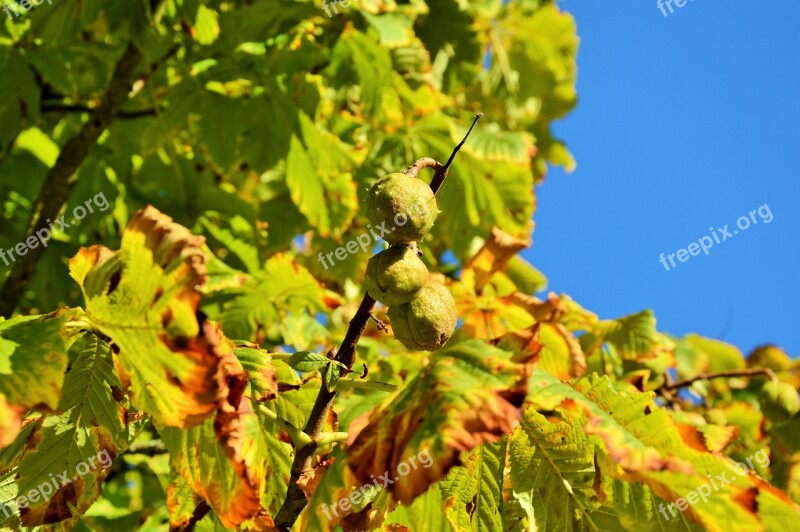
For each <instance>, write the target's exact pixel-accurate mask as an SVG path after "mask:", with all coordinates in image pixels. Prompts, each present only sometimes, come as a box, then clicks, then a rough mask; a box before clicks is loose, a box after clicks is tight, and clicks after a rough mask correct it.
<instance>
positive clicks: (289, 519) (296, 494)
mask: <svg viewBox="0 0 800 532" xmlns="http://www.w3.org/2000/svg"><path fill="white" fill-rule="evenodd" d="M482 116H483V115H482V114H478V115H477V116H476V117H475V120H474V122H473V123H472V127H470V128H469V131H468V132H467V134H466V136H464V139H463V140H462V141H461V142H460V143H459V144H458V146H456V147H455V149H454V150H453V153H452V154H451V155H450V159H448V161H447V164H445V165H441V164H439V163H437V162H436V161H435V160H434V159H431V158H429V157H426V158H424V159H420V160H419V161H417V162H416V163H414V164H413V165H411V167H409V169H408V171H407V172H406V173H407V174H408V175H413V177H416V176H417V174H418V173H419V171H420V170H422V169H423V168H428V167H434V168H435V169H436V174H435V175H434V177H433V180H432V181H431V189H432V190H433V193H434V194H436V192H438V191H439V189H440V188H441V186H442V183H444V180H445V178H446V177H447V170H448V169H449V167H450V164H451V163H452V162H453V159H454V158H455V156H456V154H457V153H458V151H459V150H460V149H461V147H462V146H463V145H464V142H466V140H467V137H469V134H470V132H471V131H472V128H473V127H475V124H476V123H477V122H478V120H480V118H481V117H482ZM431 163H432V164H431ZM412 172H413V174H412ZM374 305H375V299H373V298H372V296H370V295H369V294H364V299H363V300H361V304H360V305H359V307H358V310H357V311H356V314H355V316H353V319H352V320H351V321H350V326H349V327H348V329H347V334H346V335H345V337H344V340H343V341H342V346H341V348H340V349H339V352H338V353H337V354H336V358H335V360H336V361H338V362H341V363H342V364H343V365H344V366H345V368H344V369H342V373H341V374H342V376H344V375H346V374H347V373H348V372H349V371H350V370H351V369H352V367H353V363H354V362H355V359H356V348H357V347H358V341H359V340H360V339H361V335H362V334H364V330H365V329H366V328H367V323H368V322H369V320H370V315H371V313H372V307H373V306H374ZM335 397H336V392H335V391H330V390H328V388H327V387H326V386H325V383H324V382H323V384H322V387H321V388H320V389H319V395H317V400H316V402H315V403H314V408H313V409H312V410H311V414H310V415H309V416H308V422H307V423H306V426H305V433H306V434H308V435H309V436H310V437H311V440H312V442H311V443H310V444H309V445H306V446H305V447H303V448H302V449H297V450H296V451H295V455H294V460H293V461H292V469H291V477H290V479H289V487H288V490H287V492H286V499H285V500H284V501H283V504H282V505H281V508H280V510H278V514H277V515H276V516H275V527H276V528H277V529H278V530H282V531H286V532H288V531H290V530H291V529H292V526H294V522H295V521H296V520H297V516H299V515H300V512H302V511H303V509H304V508H305V507H306V505H307V504H308V501H307V500H306V496H305V493H304V492H303V490H302V489H301V488H300V485H299V484H298V481H299V480H300V477H301V476H302V475H303V474H304V473H306V472H307V471H309V469H310V467H311V458H312V457H313V456H314V452H315V451H316V450H317V443H316V440H317V438H318V437H319V434H320V431H321V430H322V426H323V423H324V420H325V419H326V418H327V414H328V409H329V408H330V407H331V405H332V403H333V400H334V398H335Z"/></svg>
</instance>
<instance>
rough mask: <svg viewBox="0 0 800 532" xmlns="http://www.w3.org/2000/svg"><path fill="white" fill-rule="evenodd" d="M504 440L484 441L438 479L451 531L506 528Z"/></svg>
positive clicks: (505, 442)
mask: <svg viewBox="0 0 800 532" xmlns="http://www.w3.org/2000/svg"><path fill="white" fill-rule="evenodd" d="M506 445H507V440H506V439H505V438H503V439H502V440H500V441H499V442H497V443H491V444H489V443H485V444H483V445H481V446H480V447H476V448H475V449H473V450H472V451H471V452H470V453H468V454H466V456H464V457H463V459H462V462H463V465H461V466H458V467H455V468H453V469H452V470H451V471H450V473H448V475H447V476H446V477H445V478H444V479H442V481H441V482H440V485H441V492H442V495H441V496H442V504H443V506H444V511H445V516H446V517H447V521H448V523H450V526H451V527H452V529H453V530H464V531H474V532H478V531H483V530H505V527H504V526H503V519H502V517H503V470H504V468H505V464H506Z"/></svg>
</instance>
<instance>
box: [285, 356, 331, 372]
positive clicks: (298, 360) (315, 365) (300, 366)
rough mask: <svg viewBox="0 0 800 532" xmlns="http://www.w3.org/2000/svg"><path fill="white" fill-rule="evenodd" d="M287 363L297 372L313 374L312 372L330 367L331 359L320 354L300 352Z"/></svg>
mask: <svg viewBox="0 0 800 532" xmlns="http://www.w3.org/2000/svg"><path fill="white" fill-rule="evenodd" d="M286 363H287V364H289V365H290V366H291V367H292V368H294V369H296V370H297V371H300V372H302V373H311V372H312V371H317V370H321V369H322V368H324V367H326V366H328V365H329V364H330V363H331V359H329V358H328V357H326V356H325V355H320V354H318V353H310V352H308V351H298V352H297V353H293V354H292V356H290V357H289V359H288V360H287V361H286Z"/></svg>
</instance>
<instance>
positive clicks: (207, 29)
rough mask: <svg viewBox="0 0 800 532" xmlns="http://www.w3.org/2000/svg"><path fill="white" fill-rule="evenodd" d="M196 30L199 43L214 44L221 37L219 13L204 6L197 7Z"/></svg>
mask: <svg viewBox="0 0 800 532" xmlns="http://www.w3.org/2000/svg"><path fill="white" fill-rule="evenodd" d="M195 29H196V30H197V36H196V37H195V38H196V39H197V42H199V43H200V44H204V45H209V44H213V43H214V41H216V40H217V37H218V36H219V22H218V20H217V12H216V11H214V10H212V9H209V8H207V7H206V6H204V5H203V4H200V5H199V6H197V18H196V19H195Z"/></svg>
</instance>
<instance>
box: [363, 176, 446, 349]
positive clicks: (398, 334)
mask: <svg viewBox="0 0 800 532" xmlns="http://www.w3.org/2000/svg"><path fill="white" fill-rule="evenodd" d="M438 214H439V208H438V206H437V204H436V196H435V195H434V193H433V191H432V190H431V188H430V186H428V185H427V184H426V183H425V182H424V181H422V180H420V179H417V178H415V177H411V176H408V175H406V174H402V173H393V174H389V175H387V176H386V177H383V178H381V179H380V180H378V182H376V183H375V185H373V187H372V188H371V189H370V191H369V199H368V201H367V218H368V219H369V221H370V222H371V223H372V224H373V225H375V226H378V227H384V228H389V229H388V230H387V231H386V232H385V233H384V236H383V238H384V239H385V240H386V241H387V242H388V243H389V244H390V246H389V248H388V249H386V250H384V251H382V252H380V253H378V254H377V255H375V256H374V257H372V258H371V259H370V260H369V263H368V264H367V275H366V281H365V284H366V287H367V292H368V293H369V295H370V296H372V297H373V298H374V299H376V300H377V301H380V302H381V303H383V304H384V305H386V306H387V307H389V313H388V314H389V319H390V320H391V323H392V329H393V330H394V335H395V338H397V339H398V340H400V342H402V343H403V345H405V346H406V347H407V348H409V349H413V350H416V351H433V350H436V349H439V348H440V347H442V346H443V345H444V344H445V343H446V342H447V341H448V340H449V339H450V336H452V334H453V331H454V330H455V328H456V322H457V320H458V312H457V310H456V303H455V301H454V300H453V296H451V295H450V292H449V291H448V290H447V288H446V287H444V286H443V285H441V284H438V283H435V282H430V281H429V280H428V268H427V267H426V266H425V263H423V262H422V260H421V259H420V258H419V256H420V254H421V253H420V251H419V249H418V247H417V242H418V241H420V240H422V238H423V237H425V235H426V234H428V231H430V229H431V227H433V223H434V221H435V220H436V216H437V215H438Z"/></svg>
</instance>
